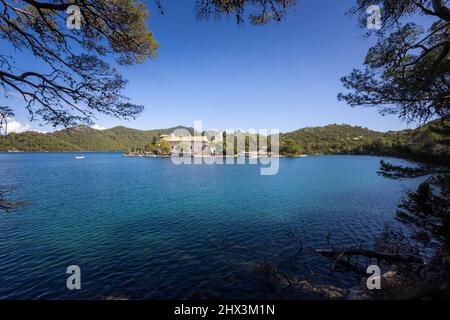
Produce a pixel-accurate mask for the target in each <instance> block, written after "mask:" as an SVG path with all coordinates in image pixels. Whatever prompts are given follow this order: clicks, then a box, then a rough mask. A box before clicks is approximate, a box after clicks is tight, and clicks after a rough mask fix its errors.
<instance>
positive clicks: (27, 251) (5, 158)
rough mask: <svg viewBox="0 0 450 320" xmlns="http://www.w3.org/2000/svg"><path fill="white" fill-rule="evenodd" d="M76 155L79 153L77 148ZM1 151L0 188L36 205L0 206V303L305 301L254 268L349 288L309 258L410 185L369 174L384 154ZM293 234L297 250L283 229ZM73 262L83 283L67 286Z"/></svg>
mask: <svg viewBox="0 0 450 320" xmlns="http://www.w3.org/2000/svg"><path fill="white" fill-rule="evenodd" d="M77 155H80V154H79V153H78V154H77ZM85 155H86V158H85V159H83V160H75V154H73V153H34V154H31V153H0V177H1V180H0V185H1V186H3V187H5V186H6V187H8V188H13V191H12V192H13V194H14V196H15V197H17V198H20V199H27V200H29V201H30V203H29V204H28V205H27V206H25V207H24V208H21V209H19V210H17V211H15V212H12V213H1V212H0V299H16V298H18V299H79V298H83V299H103V298H108V297H113V298H129V299H173V298H182V299H183V298H186V299H188V298H191V297H203V298H211V297H215V298H236V299H246V298H248V299H250V298H251V299H253V298H306V296H305V295H304V293H300V292H295V291H292V290H289V289H287V290H283V291H280V290H278V289H274V288H273V287H272V286H270V285H269V284H268V283H267V281H265V278H264V277H263V276H262V273H261V272H259V271H258V268H257V266H258V264H259V263H261V262H263V261H271V262H272V263H274V264H275V265H276V266H277V267H278V269H279V270H280V271H283V272H285V273H286V274H287V275H289V276H290V277H297V278H300V279H306V280H309V281H312V282H314V283H331V284H334V285H338V286H344V287H352V286H355V285H358V284H359V279H358V277H355V276H353V275H350V274H344V273H331V272H330V271H329V269H330V260H328V259H327V258H324V257H321V256H318V255H316V254H313V253H311V252H309V248H328V245H327V241H326V236H327V234H328V233H329V232H331V234H332V240H333V242H335V243H336V244H339V245H344V244H346V243H347V244H353V243H354V241H357V242H358V243H359V242H361V241H365V243H367V247H370V246H371V245H373V241H374V237H376V236H377V235H378V234H380V232H382V230H383V227H384V226H385V225H386V224H387V223H394V224H395V223H396V222H395V220H394V213H395V210H396V206H397V204H398V202H399V201H400V200H401V198H402V196H403V193H404V191H405V190H407V189H409V188H412V187H414V186H416V185H417V184H418V182H417V181H409V180H407V181H392V180H388V179H385V178H382V177H379V176H378V175H377V173H376V171H377V169H378V166H379V161H380V160H381V159H385V160H389V161H391V162H394V163H401V162H403V161H400V160H396V159H391V158H380V157H370V156H316V157H308V158H296V159H280V171H279V173H278V174H277V175H274V176H261V175H259V166H255V165H212V166H211V165H182V166H177V165H174V164H172V162H171V160H170V159H150V158H126V157H122V155H121V154H118V153H87V154H85ZM290 227H292V228H294V229H295V230H296V231H297V232H298V234H299V235H300V236H301V237H302V239H303V245H304V247H305V249H304V250H303V253H302V254H297V251H298V245H297V243H296V242H295V241H292V240H290V239H289V238H288V237H287V236H286V231H287V230H289V228H290ZM69 265H78V266H80V268H81V283H82V289H81V290H78V291H69V290H68V289H67V288H66V279H67V276H68V275H66V268H67V266H69Z"/></svg>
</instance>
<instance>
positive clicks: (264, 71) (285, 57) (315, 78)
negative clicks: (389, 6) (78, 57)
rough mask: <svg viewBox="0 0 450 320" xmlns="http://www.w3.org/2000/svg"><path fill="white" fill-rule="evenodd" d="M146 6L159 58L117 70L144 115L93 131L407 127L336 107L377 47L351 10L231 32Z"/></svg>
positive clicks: (305, 5)
mask: <svg viewBox="0 0 450 320" xmlns="http://www.w3.org/2000/svg"><path fill="white" fill-rule="evenodd" d="M145 2H146V3H147V4H148V6H149V8H150V10H151V15H150V18H149V20H148V23H149V26H150V29H151V30H152V31H153V32H154V34H155V37H156V39H157V40H158V41H159V42H160V43H161V48H160V50H159V56H158V58H156V59H154V60H150V61H147V62H146V63H144V64H141V65H137V66H132V67H125V68H120V69H121V71H122V73H123V75H124V76H125V77H126V78H127V79H128V80H129V84H128V86H127V89H126V91H125V93H126V95H127V96H129V97H130V98H132V101H133V102H134V103H138V104H142V105H144V106H145V112H144V113H143V114H142V116H141V117H139V118H138V119H137V120H134V121H124V120H120V119H114V118H110V117H106V116H99V118H98V120H97V121H96V122H97V125H98V126H100V127H106V128H109V127H113V126H116V125H125V126H127V127H132V128H138V129H154V128H166V127H172V126H176V125H187V126H193V122H194V121H195V120H202V121H203V124H204V128H205V129H208V128H218V129H232V128H241V129H248V128H255V129H260V128H267V129H272V128H276V129H280V130H281V131H283V132H286V131H290V130H295V129H298V128H301V127H306V126H319V125H326V124H330V123H339V124H340V123H347V124H352V125H361V126H365V127H368V128H370V129H373V130H379V131H386V130H398V129H403V128H406V127H407V125H406V124H405V123H403V122H401V121H400V120H398V119H397V117H395V116H385V117H382V116H381V115H379V114H378V113H377V112H376V111H375V110H373V109H368V108H357V109H353V108H351V107H349V106H347V105H346V104H345V103H343V102H338V101H337V98H336V96H337V94H338V93H339V92H341V91H342V90H343V88H342V85H341V82H340V80H339V79H340V78H341V77H342V76H344V75H347V74H349V73H350V72H351V70H352V69H353V68H357V67H360V66H361V65H362V62H363V60H364V57H365V54H366V52H367V49H368V48H369V47H370V46H371V45H372V44H373V41H374V39H370V38H369V39H365V38H363V37H362V34H363V31H362V30H361V29H359V28H358V26H357V21H356V19H355V18H351V17H349V16H346V15H345V12H346V11H347V10H348V9H349V8H350V7H351V6H352V5H353V4H354V3H355V1H354V0H339V1H335V0H328V1H315V0H301V1H299V4H298V5H297V7H296V8H295V9H294V10H291V11H290V12H289V13H288V15H287V17H286V19H285V21H283V22H281V23H278V24H269V25H266V26H252V25H250V24H249V23H245V24H243V25H240V26H237V25H236V23H235V19H234V17H232V16H230V17H223V18H221V19H220V20H219V21H216V20H214V19H212V20H209V21H200V20H198V19H197V18H196V15H195V12H194V5H193V4H194V1H175V0H163V1H162V3H163V6H164V11H165V13H164V15H161V14H160V13H159V12H158V11H157V9H156V7H155V5H154V1H153V0H147V1H145ZM2 46H3V44H2ZM28 58H29V57H26V56H22V57H20V58H19V57H18V60H19V61H20V60H21V59H28ZM2 101H3V100H2ZM8 104H9V105H11V106H13V107H15V109H16V114H17V115H16V119H15V120H16V121H18V122H20V124H21V125H22V127H23V126H29V124H27V117H28V115H27V113H26V112H25V111H23V110H22V109H23V107H22V105H23V104H22V103H21V101H20V100H19V99H9V101H8ZM16 125H18V124H17V123H16ZM31 126H32V127H33V128H35V129H40V130H51V128H48V127H44V128H40V127H39V126H38V124H37V123H32V124H31Z"/></svg>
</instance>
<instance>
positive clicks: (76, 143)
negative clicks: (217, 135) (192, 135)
mask: <svg viewBox="0 0 450 320" xmlns="http://www.w3.org/2000/svg"><path fill="white" fill-rule="evenodd" d="M180 128H183V129H187V130H189V131H190V132H192V129H191V128H186V127H182V126H178V127H174V128H168V129H156V130H136V129H130V128H126V127H114V128H111V129H106V130H96V129H93V128H91V127H88V126H80V127H75V128H69V129H63V130H60V131H55V132H51V133H38V132H23V133H10V134H8V135H7V136H6V137H0V151H7V150H11V149H16V150H20V151H125V150H129V149H131V148H136V147H137V148H143V147H144V146H145V145H146V144H148V143H151V142H152V141H155V140H156V139H159V136H160V135H161V134H169V133H171V132H173V131H174V130H176V129H180Z"/></svg>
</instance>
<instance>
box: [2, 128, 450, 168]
mask: <svg viewBox="0 0 450 320" xmlns="http://www.w3.org/2000/svg"><path fill="white" fill-rule="evenodd" d="M177 129H186V130H188V131H189V132H190V133H191V134H192V135H193V129H192V128H186V127H181V126H178V127H174V128H168V129H157V130H147V131H144V130H137V129H130V128H126V127H115V128H111V129H106V130H96V129H93V128H91V127H87V126H79V127H73V128H69V129H63V130H60V131H56V132H52V133H38V132H23V133H9V134H8V135H7V136H0V152H8V151H9V152H105V151H107V152H123V153H124V155H126V156H136V157H167V156H169V155H170V154H171V149H172V146H171V145H170V144H168V143H165V142H163V143H161V142H162V141H161V136H167V135H169V134H171V133H172V132H173V131H175V130H177ZM449 132H450V121H448V120H447V121H444V120H435V121H432V122H429V123H427V124H425V125H423V126H420V127H418V128H416V129H407V130H401V131H388V132H377V131H372V130H369V129H367V128H363V127H358V126H350V125H337V124H332V125H327V126H323V127H308V128H303V129H298V130H295V131H292V132H287V133H281V134H280V136H279V156H280V157H305V156H312V155H328V154H335V155H374V156H392V157H397V158H403V159H409V160H413V161H417V162H422V163H428V164H434V165H443V166H450V160H449V159H450V150H449V148H448V138H447V137H448V134H449ZM234 135H235V136H236V137H237V136H238V135H246V137H245V141H246V151H248V145H249V141H250V139H253V140H255V141H256V142H258V141H259V139H260V137H258V136H257V135H253V136H252V135H248V134H246V133H245V132H241V133H239V132H238V133H235V134H234ZM223 138H224V139H223V140H222V141H220V142H219V141H215V142H214V141H212V144H211V145H214V148H215V149H217V150H228V149H227V148H226V142H225V141H226V139H225V133H223ZM264 139H265V137H264ZM234 149H235V150H234V155H233V151H232V150H228V153H227V154H224V155H223V156H226V157H229V156H231V157H238V156H239V155H238V154H237V150H236V146H235V148H234ZM270 151H271V150H270V138H269V141H268V145H267V148H266V150H264V151H263V152H260V153H259V154H258V153H257V154H251V153H249V152H247V153H246V154H241V156H248V157H261V154H263V155H264V156H266V155H269V156H270V155H271V154H270ZM219 153H222V152H221V151H219ZM224 153H225V151H224ZM215 156H219V154H218V153H217V151H216V154H215Z"/></svg>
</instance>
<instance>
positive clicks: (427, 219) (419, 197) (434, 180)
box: [379, 161, 450, 248]
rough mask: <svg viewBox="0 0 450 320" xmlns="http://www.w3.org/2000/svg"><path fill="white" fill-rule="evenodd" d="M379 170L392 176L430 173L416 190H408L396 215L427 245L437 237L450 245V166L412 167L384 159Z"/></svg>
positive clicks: (381, 173)
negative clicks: (394, 163)
mask: <svg viewBox="0 0 450 320" xmlns="http://www.w3.org/2000/svg"><path fill="white" fill-rule="evenodd" d="M379 174H380V175H382V176H384V177H387V178H391V179H401V178H417V177H427V178H426V179H425V181H424V182H422V183H421V184H420V185H419V187H418V188H417V190H416V191H410V192H408V193H407V194H406V197H405V199H403V201H402V202H401V203H400V205H399V209H398V211H397V219H398V220H399V221H401V222H403V223H405V224H408V225H410V226H413V227H414V229H415V239H416V240H418V241H421V242H423V243H424V244H427V245H428V244H431V243H433V242H435V241H436V240H437V242H438V244H439V245H441V244H442V245H444V247H447V248H450V168H448V167H432V166H419V167H416V168H410V167H402V166H395V165H392V164H389V163H386V162H384V161H381V168H380V172H379Z"/></svg>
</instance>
